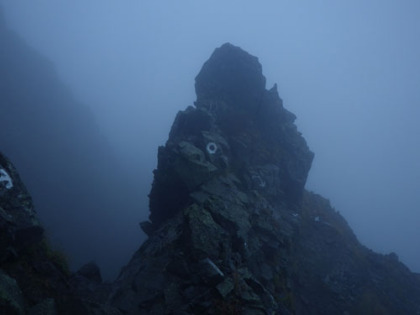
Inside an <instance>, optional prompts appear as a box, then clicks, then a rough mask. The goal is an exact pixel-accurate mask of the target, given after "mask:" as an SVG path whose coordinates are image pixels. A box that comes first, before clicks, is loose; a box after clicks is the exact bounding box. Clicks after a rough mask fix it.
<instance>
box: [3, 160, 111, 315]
mask: <svg viewBox="0 0 420 315" xmlns="http://www.w3.org/2000/svg"><path fill="white" fill-rule="evenodd" d="M89 270H95V268H94V267H92V265H91V264H90V265H89V264H88V265H86V266H85V267H84V268H82V269H81V270H80V271H79V272H78V273H76V274H74V275H71V274H70V272H69V270H68V267H67V262H66V259H65V256H64V254H62V253H60V252H57V251H54V250H52V249H51V248H50V246H49V245H48V244H47V241H46V238H45V236H44V229H43V228H42V227H41V225H40V223H39V221H38V219H37V216H36V213H35V210H34V207H33V204H32V199H31V197H30V196H29V194H28V192H27V190H26V188H25V187H24V185H23V184H22V182H21V180H20V177H19V175H18V174H17V172H16V169H15V168H14V166H13V165H12V164H11V163H10V162H9V161H8V160H7V159H6V158H5V157H4V156H3V155H2V154H1V153H0V314H5V315H9V314H13V315H21V314H31V315H32V314H34V315H36V314H43V315H54V314H68V315H70V314H71V315H74V314H98V315H99V314H103V315H107V314H115V315H118V314H119V311H118V310H116V309H114V308H112V307H109V306H106V305H105V302H106V296H107V295H108V294H107V291H108V287H107V286H106V285H104V284H101V278H100V275H99V276H98V272H96V273H94V272H90V273H89V272H87V271H89ZM92 275H93V276H92ZM102 297H105V298H102Z"/></svg>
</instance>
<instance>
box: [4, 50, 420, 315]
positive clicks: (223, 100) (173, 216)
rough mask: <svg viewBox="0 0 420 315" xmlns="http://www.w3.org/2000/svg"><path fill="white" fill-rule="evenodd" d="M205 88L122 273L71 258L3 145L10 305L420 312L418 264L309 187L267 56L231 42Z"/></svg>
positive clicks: (163, 156) (213, 62)
mask: <svg viewBox="0 0 420 315" xmlns="http://www.w3.org/2000/svg"><path fill="white" fill-rule="evenodd" d="M196 92H197V100H196V102H195V106H190V107H188V108H187V109H186V110H184V111H181V112H179V113H178V115H177V117H176V119H175V122H174V124H173V126H172V129H171V132H170V135H169V139H168V141H167V143H166V145H165V146H162V147H160V148H159V151H158V167H157V169H156V170H155V171H154V176H155V177H154V182H153V185H152V190H151V192H150V221H146V222H142V223H141V227H142V228H143V230H144V231H145V232H146V234H148V239H147V240H146V242H145V243H144V244H142V245H141V247H140V248H139V250H138V251H137V252H136V253H135V254H134V255H133V257H132V259H131V260H130V262H129V263H128V264H127V265H126V266H125V267H124V268H123V269H122V271H121V273H120V276H119V277H118V279H117V280H116V281H115V282H114V283H108V284H107V283H103V282H102V279H101V275H100V271H99V269H98V268H97V266H96V265H95V264H93V263H89V264H87V265H85V266H84V267H82V268H81V269H80V270H79V271H78V272H76V273H74V274H71V273H70V272H69V271H68V269H67V267H66V263H65V259H64V258H63V256H62V255H61V254H60V253H58V252H54V251H52V250H51V249H50V247H49V246H48V244H47V242H46V239H45V235H44V231H43V228H42V227H41V226H40V224H39V222H38V220H37V217H36V213H35V211H34V208H33V204H32V200H31V198H30V196H29V194H28V193H27V191H26V189H25V187H24V185H23V184H22V182H21V180H20V178H19V176H18V174H17V172H16V170H15V168H14V167H13V165H12V164H11V163H10V162H9V161H8V160H7V159H6V158H5V157H4V156H3V155H1V154H0V313H1V314H31V315H32V314H48V315H49V314H51V315H52V314H89V315H90V314H104V315H107V314H116V315H118V314H130V315H134V314H142V315H143V314H147V315H154V314H156V315H157V314H159V315H161V314H177V315H187V314H245V315H267V314H269V315H273V314H305V315H306V314H343V315H344V314H420V298H419V297H420V279H419V276H418V275H416V274H413V273H411V272H410V271H409V270H408V268H406V267H405V266H404V265H403V264H402V263H401V262H399V261H398V257H397V256H396V254H390V255H379V254H376V253H374V252H372V251H370V250H369V249H367V248H365V247H364V246H362V245H361V244H360V243H359V242H358V240H357V238H356V236H355V235H354V234H353V232H352V231H351V229H350V227H349V226H348V225H347V223H346V221H345V220H344V218H343V217H341V216H340V214H339V213H338V212H337V211H335V210H334V209H333V208H332V207H331V206H330V204H329V202H328V201H327V200H326V199H324V198H323V197H321V196H319V195H316V194H314V193H312V192H308V191H306V190H305V188H304V186H305V182H306V178H307V174H308V172H309V169H310V166H311V163H312V160H313V157H314V155H313V153H312V152H311V151H310V150H309V149H308V146H307V145H306V142H305V140H304V138H303V137H302V135H301V134H300V133H299V132H298V130H297V128H296V126H295V124H294V120H295V116H294V115H293V114H292V113H290V112H289V111H287V110H286V109H285V108H284V107H283V103H282V100H281V99H280V97H279V95H278V92H277V87H276V86H274V87H273V88H271V89H269V90H267V89H266V88H265V78H264V76H263V74H262V67H261V65H260V63H259V62H258V59H257V58H256V57H254V56H251V55H250V54H248V53H247V52H245V51H243V50H242V49H240V48H239V47H235V46H233V45H231V44H224V45H223V46H221V47H220V48H218V49H216V50H215V51H214V53H213V54H212V56H211V57H210V59H209V60H208V61H207V62H206V63H205V64H204V66H203V68H202V69H201V71H200V73H199V74H198V76H197V77H196Z"/></svg>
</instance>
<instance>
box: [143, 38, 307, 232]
mask: <svg viewBox="0 0 420 315" xmlns="http://www.w3.org/2000/svg"><path fill="white" fill-rule="evenodd" d="M195 87H196V91H197V101H196V102H195V106H196V107H195V108H193V107H189V108H187V109H186V110H185V111H182V112H180V113H178V115H177V117H176V119H175V122H174V124H173V126H172V129H171V132H170V135H169V139H168V142H167V144H166V146H165V147H161V148H160V149H159V155H158V168H157V170H156V171H155V180H154V183H153V188H152V191H151V194H150V208H151V209H150V210H151V215H150V218H151V221H152V223H153V224H154V225H156V226H158V225H159V224H160V223H161V222H163V221H164V220H165V219H167V218H169V217H171V216H173V215H174V214H176V213H177V212H178V211H179V210H180V209H183V208H184V207H185V206H188V205H190V204H192V203H193V199H192V198H191V194H193V193H194V192H197V191H200V190H201V187H202V185H204V184H205V183H207V182H209V181H211V180H213V179H214V178H216V177H218V176H220V175H221V174H226V173H230V174H232V175H235V176H236V177H237V178H238V180H239V186H240V187H241V188H242V189H244V190H250V189H255V188H256V187H257V189H260V190H261V191H262V192H263V193H264V194H265V195H267V197H268V198H270V199H273V200H274V199H275V200H277V201H281V202H297V201H298V199H299V198H300V196H301V194H302V191H303V187H304V185H305V182H306V178H307V174H308V171H309V169H310V166H311V162H312V159H313V153H312V152H310V151H309V149H308V147H307V145H306V142H305V140H304V139H303V137H302V136H301V135H300V133H298V131H297V129H296V126H295V125H294V124H293V121H294V119H295V116H294V115H293V114H291V113H290V112H289V111H287V110H286V109H284V107H283V104H282V100H281V99H280V98H279V96H278V93H277V89H276V86H275V87H273V88H272V89H271V90H269V91H268V90H266V89H265V78H264V76H263V74H262V67H261V65H260V63H259V62H258V59H257V58H256V57H254V56H251V55H250V54H248V53H247V52H245V51H243V50H242V49H241V48H239V47H236V46H233V45H231V44H224V45H223V46H221V47H220V48H218V49H216V50H215V51H214V53H213V54H212V55H211V57H210V59H209V60H208V61H207V62H206V63H205V64H204V66H203V67H202V69H201V71H200V73H199V74H198V75H197V77H196V84H195ZM209 146H211V147H212V148H213V149H211V150H209ZM263 186H264V189H262V187H263Z"/></svg>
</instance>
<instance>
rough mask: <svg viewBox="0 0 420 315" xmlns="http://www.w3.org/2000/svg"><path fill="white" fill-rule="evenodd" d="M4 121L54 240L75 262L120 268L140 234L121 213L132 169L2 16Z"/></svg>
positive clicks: (0, 105)
mask: <svg viewBox="0 0 420 315" xmlns="http://www.w3.org/2000/svg"><path fill="white" fill-rule="evenodd" d="M0 128H1V135H0V150H1V151H2V152H3V153H4V154H6V155H7V156H8V157H10V159H12V160H13V162H14V164H15V165H16V167H17V168H18V170H19V172H20V174H21V176H22V178H23V180H24V182H25V184H26V185H27V187H28V190H29V191H30V193H31V195H32V196H33V198H34V202H35V206H36V208H37V209H38V212H39V216H40V219H41V221H42V223H43V225H44V226H45V228H46V230H47V233H48V234H49V235H50V237H51V238H52V240H53V242H54V243H55V244H56V245H58V246H59V247H61V248H62V249H63V250H65V251H66V253H67V254H68V256H69V258H70V261H71V264H72V265H73V266H76V267H77V266H80V265H81V264H83V263H85V262H87V261H89V260H96V261H97V262H98V263H99V264H101V265H102V266H103V268H104V271H105V273H106V275H107V277H111V276H115V273H116V271H117V269H118V268H119V267H120V266H121V264H122V263H123V261H124V257H126V256H127V255H128V253H129V252H130V251H132V250H133V246H136V245H135V244H137V243H138V241H139V240H138V239H133V237H132V235H129V233H127V232H126V231H125V230H126V227H125V226H124V223H126V220H124V218H122V219H121V220H118V218H119V217H120V218H121V215H120V213H121V209H125V211H127V210H128V208H130V207H131V208H132V207H133V205H130V204H129V198H128V194H129V188H128V186H129V184H128V180H129V176H130V175H129V172H127V171H125V170H124V169H123V168H122V167H121V166H120V165H118V163H117V161H116V159H115V157H114V152H113V149H112V147H111V146H110V144H109V143H108V142H107V140H106V139H105V138H104V136H103V135H102V134H101V132H100V130H99V128H98V126H97V125H96V123H95V120H94V117H93V115H92V113H91V111H90V109H89V108H88V107H86V106H85V105H84V104H80V103H79V102H78V101H76V100H75V99H74V97H73V96H72V94H71V92H70V91H69V89H68V88H67V87H66V86H65V85H64V84H63V83H62V82H60V80H59V78H58V77H57V75H56V72H55V70H54V67H53V65H52V64H51V63H50V62H49V61H48V60H47V59H46V58H44V57H43V56H42V55H40V54H39V53H37V52H36V51H34V50H33V49H32V48H31V47H29V46H28V45H26V43H25V42H24V41H23V40H21V39H20V37H18V36H17V35H16V34H15V33H13V32H12V31H10V30H8V29H7V27H6V25H5V24H4V21H3V20H1V21H0ZM131 224H132V225H133V228H132V230H133V231H134V230H135V225H136V223H135V222H131ZM129 237H131V240H130V239H129Z"/></svg>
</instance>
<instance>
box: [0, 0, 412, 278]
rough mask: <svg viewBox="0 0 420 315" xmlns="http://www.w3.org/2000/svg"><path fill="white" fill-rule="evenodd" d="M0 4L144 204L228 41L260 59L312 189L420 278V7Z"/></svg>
mask: <svg viewBox="0 0 420 315" xmlns="http://www.w3.org/2000/svg"><path fill="white" fill-rule="evenodd" d="M0 4H2V5H3V9H4V14H5V17H6V21H7V22H8V24H9V27H10V28H12V29H13V30H15V31H16V32H17V33H19V34H20V35H21V36H22V37H23V38H24V39H25V40H26V41H27V42H28V43H29V44H30V45H31V46H33V47H34V48H36V49H37V50H38V51H40V52H41V53H43V54H44V55H46V56H47V57H48V58H50V59H51V61H52V62H53V63H54V64H55V67H56V70H57V71H58V73H59V75H60V77H61V78H62V80H63V81H64V82H65V83H66V84H68V85H69V86H70V88H71V89H72V91H73V93H74V95H75V96H76V97H77V98H78V99H79V100H81V101H82V102H84V103H86V104H88V105H89V106H90V107H91V108H92V109H93V111H94V113H95V115H96V118H97V121H98V123H99V124H100V126H101V128H102V129H103V132H104V134H105V135H107V136H108V137H109V138H110V140H111V141H112V144H113V145H114V146H115V147H116V149H117V150H118V152H119V157H120V159H121V161H122V162H123V163H125V164H127V165H129V166H131V167H132V168H133V172H137V173H138V176H139V178H141V183H142V184H141V185H140V187H139V193H140V194H143V195H144V196H146V195H147V194H148V193H149V189H150V184H151V180H152V170H153V168H154V167H155V166H156V154H157V147H158V146H159V145H162V144H164V142H165V141H166V139H167V136H168V133H169V129H170V127H171V124H172V122H173V119H174V118H175V114H176V112H177V111H178V110H182V109H184V108H185V107H186V106H188V105H192V103H193V101H194V100H195V93H194V77H195V76H196V75H197V74H198V71H199V70H200V68H201V66H202V64H203V62H204V61H206V60H207V59H208V58H209V56H210V54H211V53H212V51H213V50H214V49H215V48H216V47H219V46H220V45H221V44H223V43H224V42H231V43H232V44H234V45H238V46H240V47H242V48H243V49H245V50H246V51H248V52H249V53H251V54H253V55H255V56H257V57H258V58H259V60H260V62H261V63H262V66H263V72H264V74H265V76H266V78H267V88H271V86H272V85H273V84H274V83H278V90H279V94H280V96H281V97H282V98H283V101H284V106H285V107H286V108H287V109H288V110H290V111H292V112H293V113H295V114H296V115H297V117H298V119H297V121H296V123H297V125H298V128H299V130H300V131H301V132H302V133H303V136H304V137H305V138H306V140H307V142H308V145H309V147H310V148H311V150H312V151H314V152H315V160H314V163H313V167H312V170H311V172H310V176H309V179H308V183H307V188H308V189H310V190H313V191H315V192H317V193H320V194H322V195H323V196H324V197H326V198H328V199H330V200H331V203H332V205H333V206H334V207H335V208H336V209H337V210H338V211H340V213H341V214H342V215H343V216H344V217H345V218H346V219H347V220H348V222H349V224H350V225H351V227H352V228H353V230H354V231H355V233H356V235H357V236H358V238H359V240H360V241H361V242H362V243H363V244H365V245H366V246H368V247H370V248H372V249H374V250H375V251H379V252H381V253H389V252H392V251H393V252H396V253H397V254H398V255H399V257H400V259H401V260H402V261H403V262H404V263H405V264H407V265H408V266H409V267H410V268H411V269H412V270H413V271H416V272H420V141H419V140H418V137H419V135H420V124H419V123H418V119H419V118H420V41H419V40H420V1H418V0H405V1H397V0H393V1H388V0H372V1H363V0H353V1H337V0H326V1H316V0H306V1H304V0H302V1H292V0H289V1H281V0H276V1H243V0H242V1H239V0H236V1H234V0H232V1H219V0H217V1H216V0H212V1H197V0H194V1H193V0H190V1H187V0H185V1H169V0H167V1H143V0H136V1H135V0H124V1H115V0H96V1H94V0H71V1H70V0H68V1H65V0H62V1H59V0H0ZM144 200H145V201H144V202H145V203H144V204H143V205H139V212H140V211H142V213H141V214H140V215H139V217H142V218H144V219H145V218H146V217H147V215H148V213H147V211H145V209H147V199H146V198H145V199H144ZM120 215H122V216H123V215H124V209H122V210H121V213H120ZM133 229H138V224H137V222H133Z"/></svg>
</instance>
